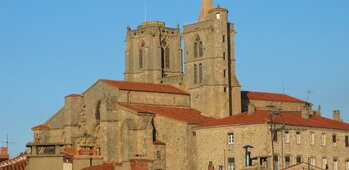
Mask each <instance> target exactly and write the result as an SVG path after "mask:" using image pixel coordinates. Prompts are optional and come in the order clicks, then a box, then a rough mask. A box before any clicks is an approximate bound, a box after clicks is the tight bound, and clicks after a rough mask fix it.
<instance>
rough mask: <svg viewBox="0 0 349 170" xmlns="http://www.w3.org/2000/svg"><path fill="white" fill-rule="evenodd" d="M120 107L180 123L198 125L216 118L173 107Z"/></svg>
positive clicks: (190, 109) (131, 105)
mask: <svg viewBox="0 0 349 170" xmlns="http://www.w3.org/2000/svg"><path fill="white" fill-rule="evenodd" d="M119 105H120V106H122V107H124V108H127V109H130V110H132V111H135V112H138V113H145V112H146V113H154V114H155V115H161V116H165V117H168V118H172V119H175V120H179V121H184V122H188V123H193V124H198V123H203V122H206V121H208V120H213V119H214V118H210V117H206V116H203V115H201V114H200V112H199V111H197V110H194V109H192V108H189V107H173V106H154V105H142V104H127V103H119Z"/></svg>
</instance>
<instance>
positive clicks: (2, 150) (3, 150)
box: [0, 147, 8, 155]
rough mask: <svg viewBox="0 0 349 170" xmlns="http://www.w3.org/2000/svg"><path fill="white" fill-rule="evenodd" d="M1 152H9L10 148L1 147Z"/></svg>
mask: <svg viewBox="0 0 349 170" xmlns="http://www.w3.org/2000/svg"><path fill="white" fill-rule="evenodd" d="M0 154H4V155H5V154H8V148H7V147H1V151H0Z"/></svg>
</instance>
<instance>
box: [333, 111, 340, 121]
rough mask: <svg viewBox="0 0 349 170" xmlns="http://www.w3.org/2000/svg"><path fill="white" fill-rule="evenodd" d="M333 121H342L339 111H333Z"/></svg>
mask: <svg viewBox="0 0 349 170" xmlns="http://www.w3.org/2000/svg"><path fill="white" fill-rule="evenodd" d="M333 120H337V121H341V112H340V111H339V110H335V111H333Z"/></svg>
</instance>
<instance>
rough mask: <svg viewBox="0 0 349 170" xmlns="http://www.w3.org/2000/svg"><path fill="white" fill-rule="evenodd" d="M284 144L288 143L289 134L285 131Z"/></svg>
mask: <svg viewBox="0 0 349 170" xmlns="http://www.w3.org/2000/svg"><path fill="white" fill-rule="evenodd" d="M285 143H290V134H289V132H288V131H285Z"/></svg>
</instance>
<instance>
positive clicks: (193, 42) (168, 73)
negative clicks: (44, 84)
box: [28, 0, 349, 170]
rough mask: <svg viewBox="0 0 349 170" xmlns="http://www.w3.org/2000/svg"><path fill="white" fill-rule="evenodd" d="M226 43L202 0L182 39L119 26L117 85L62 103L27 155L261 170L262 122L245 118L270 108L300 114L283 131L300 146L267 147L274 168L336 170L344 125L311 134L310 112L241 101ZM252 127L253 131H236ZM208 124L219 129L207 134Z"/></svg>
mask: <svg viewBox="0 0 349 170" xmlns="http://www.w3.org/2000/svg"><path fill="white" fill-rule="evenodd" d="M234 37H235V29H234V24H233V23H230V22H229V20H228V10H227V9H224V8H221V7H219V6H218V7H217V8H214V6H213V3H212V1H211V0H203V7H202V10H201V14H200V17H199V22H198V23H194V24H190V25H185V26H184V30H183V32H181V31H180V29H179V28H168V27H166V26H165V23H163V22H159V21H155V22H145V23H143V24H141V25H140V26H139V27H137V28H136V29H132V28H130V27H128V28H127V36H126V51H125V58H126V63H125V64H126V67H125V74H124V76H125V81H113V80H99V81H97V82H96V83H95V84H94V85H92V86H91V87H90V88H88V89H87V90H86V91H85V92H83V93H81V94H73V95H69V96H66V97H65V105H64V106H63V107H62V108H61V109H60V110H59V111H58V112H57V113H55V114H54V115H53V116H52V117H51V118H50V119H48V120H47V121H46V122H45V123H43V124H42V125H39V126H36V127H34V128H33V129H32V130H33V132H34V140H33V143H30V144H28V147H31V148H33V147H37V146H38V147H44V146H51V145H53V144H59V147H60V148H61V150H64V149H65V148H74V149H77V150H82V151H86V150H87V151H89V152H88V154H90V153H93V157H90V158H91V159H92V160H90V161H93V160H94V159H96V160H95V162H97V163H95V164H97V165H98V164H102V161H101V159H102V160H103V161H104V162H112V164H113V167H114V165H117V166H115V169H118V170H119V169H120V170H130V169H132V170H141V169H142V170H143V169H144V170H145V169H150V170H165V169H167V170H196V169H198V170H205V169H207V167H208V164H209V162H210V161H212V163H213V165H214V167H215V168H217V169H218V168H227V167H228V165H229V164H232V161H233V162H234V165H235V167H236V169H248V168H252V169H253V168H255V169H263V168H264V169H271V165H272V160H273V159H271V157H272V151H271V144H272V143H271V131H270V122H267V121H264V120H265V119H267V118H265V119H262V120H263V121H261V120H260V119H259V117H258V116H257V118H256V119H252V118H249V116H251V115H263V113H265V112H262V113H260V114H257V113H254V112H255V111H256V109H257V110H264V111H266V110H269V109H270V108H269V106H271V105H273V106H275V107H277V108H278V109H279V110H278V111H286V112H289V114H292V115H296V113H295V112H297V113H298V112H301V113H302V115H300V114H299V117H302V119H298V118H297V119H296V120H297V121H298V122H297V121H294V117H291V118H289V119H290V121H293V123H294V124H292V126H286V127H287V128H291V129H298V130H299V129H306V131H301V133H300V134H301V143H300V144H295V138H294V136H295V135H296V134H295V133H296V132H295V131H291V130H290V131H289V134H288V135H289V136H288V137H289V143H286V142H281V141H283V140H284V139H283V138H280V139H278V140H277V141H275V142H274V143H273V144H274V146H275V147H274V153H275V155H277V156H278V158H279V160H283V159H284V158H285V156H289V157H288V158H287V159H288V160H287V163H288V164H287V165H289V164H290V165H293V164H296V163H297V162H296V156H298V155H301V156H302V162H304V161H305V159H307V158H308V157H311V158H315V159H316V164H315V166H320V164H319V162H320V159H322V158H326V159H327V160H328V165H329V166H330V167H332V166H333V165H332V164H331V161H333V160H337V161H338V166H339V169H343V168H344V162H345V161H347V160H348V159H349V155H348V153H349V152H348V147H346V146H343V142H344V141H345V140H346V139H344V138H346V136H347V135H348V130H349V125H347V124H344V123H342V124H341V123H339V124H341V128H340V129H336V128H328V127H326V126H325V125H326V121H327V122H330V123H333V122H332V121H329V120H326V121H325V123H323V122H322V123H316V122H315V123H314V124H315V125H316V128H314V127H312V126H310V125H313V124H310V122H312V120H313V119H312V117H313V116H315V115H316V116H318V115H319V113H320V110H319V111H317V112H313V111H312V109H311V108H310V106H311V104H310V103H308V102H305V101H302V100H299V99H296V98H293V97H291V96H287V95H285V94H272V93H268V94H267V93H259V92H257V93H256V92H249V94H247V95H246V92H242V91H241V85H240V83H239V81H238V78H237V75H236V73H235V46H234ZM182 41H183V42H184V44H183V47H184V50H182V44H181V42H182ZM183 66H184V67H185V70H186V71H185V74H184V72H183ZM245 111H246V112H245ZM242 112H244V113H242ZM336 113H338V114H337V115H336V118H337V119H338V120H339V119H340V118H339V112H336ZM246 114H248V115H249V116H246ZM250 114H251V115H250ZM297 115H298V114H297ZM241 117H243V119H241V120H240V118H241ZM230 118H231V119H232V122H230V121H231V120H229V119H230ZM235 120H240V122H234V121H235ZM255 120H259V122H254V123H246V122H251V121H252V122H253V121H255ZM321 120H322V119H321ZM215 121H218V122H220V123H224V122H228V123H227V124H224V125H221V124H217V125H215V124H214V122H215ZM229 122H230V123H229ZM241 122H242V123H241ZM205 123H207V124H205ZM297 123H299V124H297ZM302 123H303V124H302ZM335 124H336V123H335ZM283 125H284V124H282V123H280V122H278V123H277V127H279V128H280V127H282V129H283V130H284V131H280V132H279V133H281V134H280V135H279V136H278V137H282V136H284V135H285V134H284V133H285V132H286V129H287V128H286V127H285V126H283ZM310 133H311V134H314V135H315V137H316V139H315V138H314V140H316V142H315V144H314V145H309V135H310ZM227 134H230V135H231V134H233V135H234V139H229V140H233V143H231V144H228V142H227ZM333 134H336V135H337V138H338V145H337V146H332V145H331V144H330V141H331V137H330V136H331V135H333ZM297 135H298V134H297ZM323 135H325V136H326V141H327V144H326V145H324V146H322V145H321V146H320V145H319V143H318V139H319V136H323ZM247 144H248V145H252V146H254V148H253V149H251V156H252V157H258V159H259V161H260V163H261V164H259V163H258V165H257V164H255V165H253V166H256V167H253V166H249V167H248V168H246V167H245V166H244V165H245V162H244V161H245V158H244V154H245V153H244V150H243V149H242V147H243V146H247ZM28 154H29V155H28V157H29V167H30V168H31V169H35V168H36V167H35V165H39V164H40V162H41V161H47V162H46V164H42V165H40V168H45V167H46V168H49V167H51V166H53V165H54V164H59V166H55V167H56V168H57V167H58V168H59V169H61V167H60V166H64V162H63V160H62V158H65V157H67V156H70V157H72V158H71V159H73V160H74V159H76V160H78V159H80V158H81V159H83V158H84V159H83V161H80V163H79V164H75V165H72V169H74V167H79V169H81V168H85V167H87V166H88V165H87V163H86V161H87V160H86V155H85V157H84V156H82V157H81V155H74V154H67V153H66V152H56V153H55V154H54V155H50V154H51V153H47V154H44V155H39V156H36V154H37V150H36V149H34V150H33V149H32V150H30V151H29V152H28ZM89 156H91V155H89ZM32 158H33V159H32ZM232 158H234V159H232ZM50 162H51V163H50ZM285 162H286V161H279V164H278V165H279V166H278V167H279V168H281V167H283V166H284V167H286V166H285V165H286V163H285ZM254 163H255V162H254ZM95 164H94V165H95ZM348 164H349V163H348ZM104 165H107V164H103V165H100V167H103V166H104ZM108 165H109V164H108ZM219 166H220V167H219ZM96 167H98V166H96ZM91 168H92V167H91ZM67 169H69V167H68V168H67ZM72 169H69V170H72ZM75 169H78V168H75ZM75 169H74V170H75Z"/></svg>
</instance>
